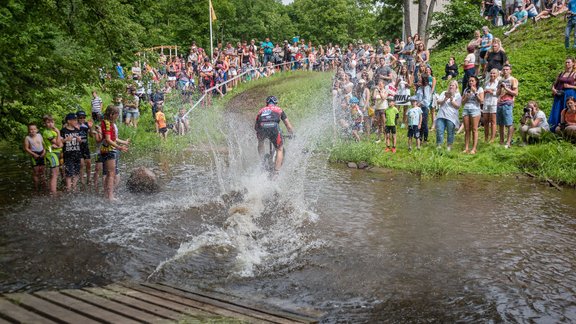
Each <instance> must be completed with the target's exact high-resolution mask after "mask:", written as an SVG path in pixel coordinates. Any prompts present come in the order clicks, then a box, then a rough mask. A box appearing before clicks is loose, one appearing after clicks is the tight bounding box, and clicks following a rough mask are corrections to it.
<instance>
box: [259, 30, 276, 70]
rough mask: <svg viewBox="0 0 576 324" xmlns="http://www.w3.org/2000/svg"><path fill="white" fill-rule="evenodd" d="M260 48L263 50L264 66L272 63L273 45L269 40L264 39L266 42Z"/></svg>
mask: <svg viewBox="0 0 576 324" xmlns="http://www.w3.org/2000/svg"><path fill="white" fill-rule="evenodd" d="M261 46H262V48H263V49H264V65H266V63H268V62H269V61H272V58H273V53H274V44H272V42H271V41H270V38H268V37H266V40H265V41H264V42H263V43H262V45H261Z"/></svg>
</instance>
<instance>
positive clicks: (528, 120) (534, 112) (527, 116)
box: [520, 101, 550, 146]
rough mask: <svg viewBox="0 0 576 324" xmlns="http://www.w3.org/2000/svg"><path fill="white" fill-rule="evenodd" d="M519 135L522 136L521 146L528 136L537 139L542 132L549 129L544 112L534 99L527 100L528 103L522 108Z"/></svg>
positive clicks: (524, 143)
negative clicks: (522, 113)
mask: <svg viewBox="0 0 576 324" xmlns="http://www.w3.org/2000/svg"><path fill="white" fill-rule="evenodd" d="M520 124H521V125H522V127H520V135H521V136H522V146H524V145H526V144H527V142H528V138H529V137H530V138H533V139H538V138H540V136H541V135H542V133H543V132H545V131H549V130H550V126H549V125H548V121H547V120H546V114H544V112H543V111H542V110H540V107H538V103H537V102H536V101H530V102H528V105H526V107H525V108H524V115H522V118H521V119H520Z"/></svg>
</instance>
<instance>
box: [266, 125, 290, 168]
mask: <svg viewBox="0 0 576 324" xmlns="http://www.w3.org/2000/svg"><path fill="white" fill-rule="evenodd" d="M282 138H283V139H284V140H286V139H292V138H294V135H283V136H282ZM264 141H267V142H268V152H267V153H266V154H264V156H263V157H262V167H263V169H264V171H266V172H268V173H270V176H273V175H274V173H275V167H276V155H277V154H276V148H275V147H274V144H272V141H270V139H268V138H266V139H265V140H264ZM282 152H283V153H284V158H286V142H284V145H282Z"/></svg>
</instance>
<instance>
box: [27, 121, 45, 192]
mask: <svg viewBox="0 0 576 324" xmlns="http://www.w3.org/2000/svg"><path fill="white" fill-rule="evenodd" d="M42 141H43V140H42V135H40V134H38V127H37V126H36V124H34V123H30V124H28V136H26V138H24V151H25V152H26V153H27V154H28V155H30V156H31V157H32V180H33V181H34V190H36V191H37V192H38V191H39V189H40V187H42V188H44V187H45V185H46V183H45V179H44V156H45V155H46V151H45V150H44V146H43V145H42Z"/></svg>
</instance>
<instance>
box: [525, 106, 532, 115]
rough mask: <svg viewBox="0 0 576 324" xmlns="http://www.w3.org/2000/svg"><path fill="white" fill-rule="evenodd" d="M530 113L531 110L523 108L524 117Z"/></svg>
mask: <svg viewBox="0 0 576 324" xmlns="http://www.w3.org/2000/svg"><path fill="white" fill-rule="evenodd" d="M530 112H531V109H530V108H528V107H524V114H525V115H529V114H530Z"/></svg>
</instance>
